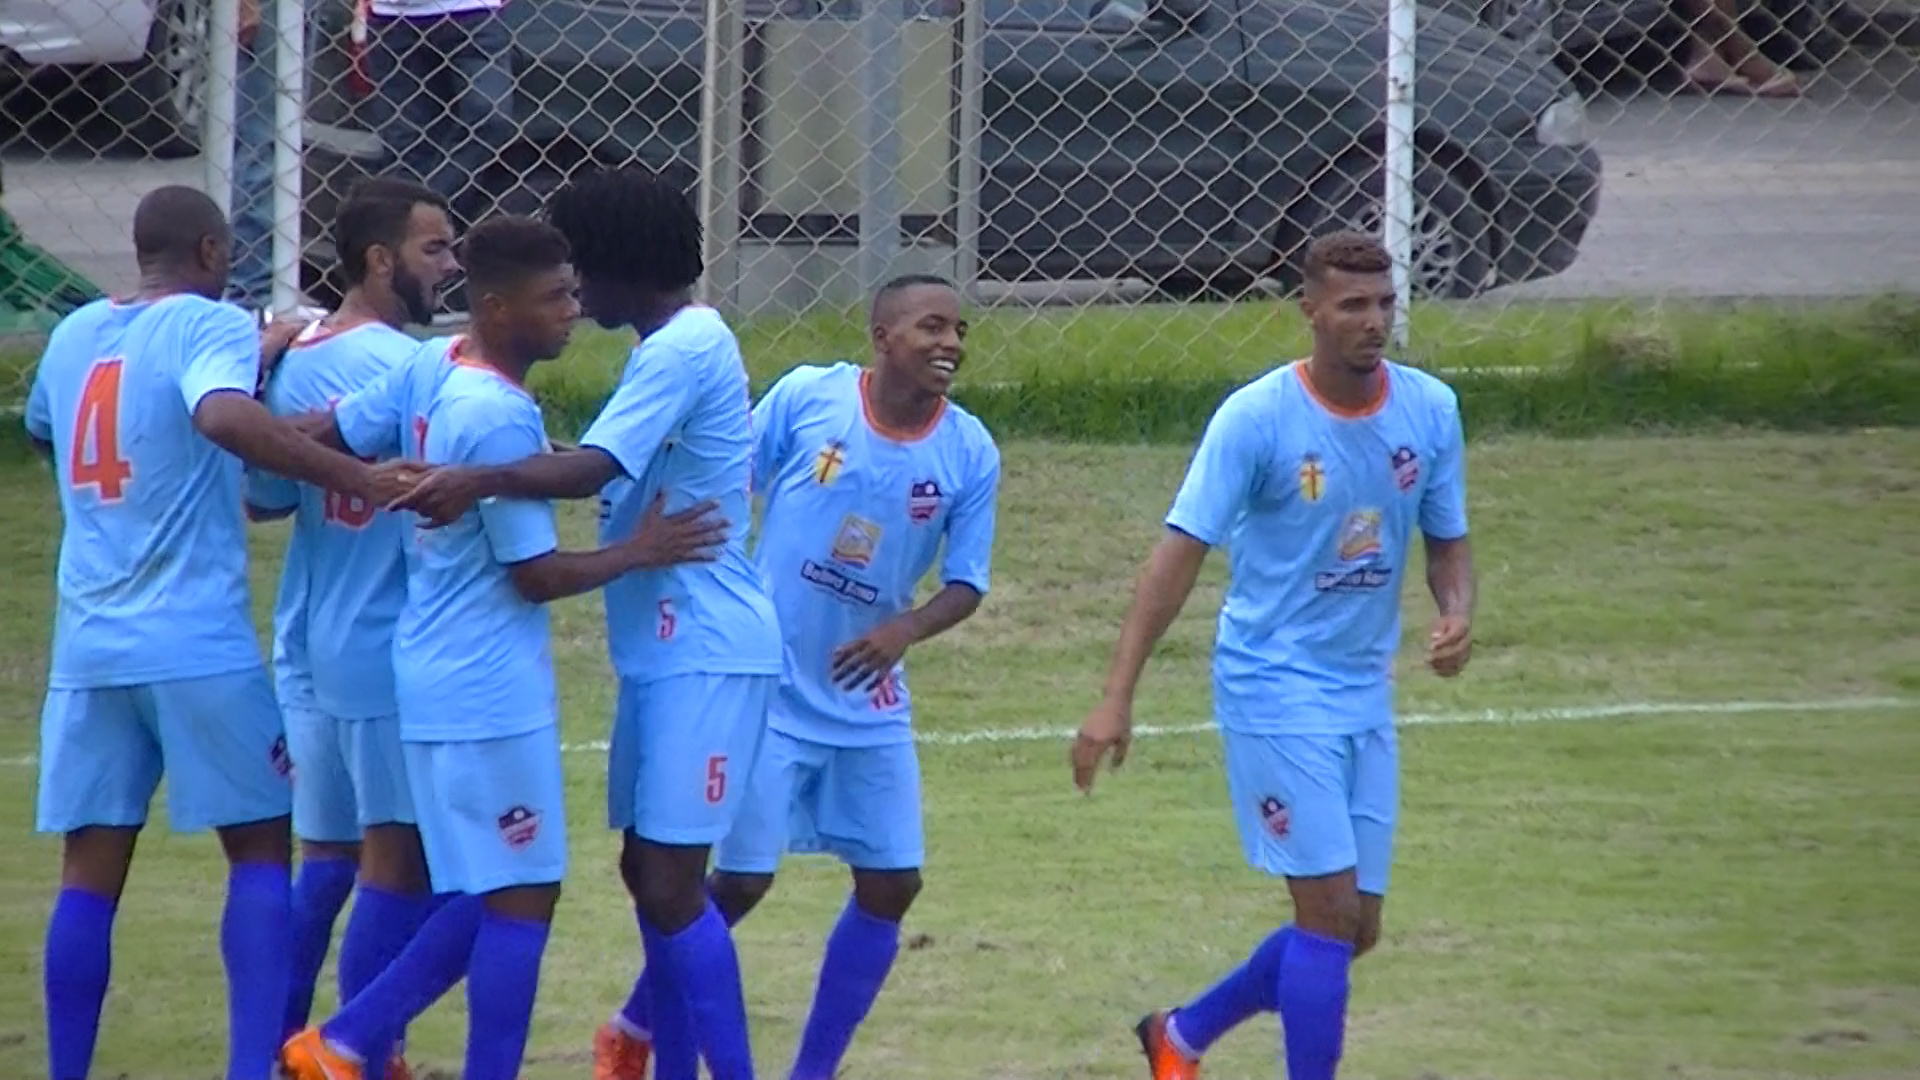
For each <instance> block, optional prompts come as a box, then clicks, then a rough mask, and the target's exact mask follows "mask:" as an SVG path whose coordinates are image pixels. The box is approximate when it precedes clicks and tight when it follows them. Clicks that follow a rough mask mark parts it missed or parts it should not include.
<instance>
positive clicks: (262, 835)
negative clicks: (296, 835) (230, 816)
mask: <svg viewBox="0 0 1920 1080" xmlns="http://www.w3.org/2000/svg"><path fill="white" fill-rule="evenodd" d="M215 831H216V832H217V833H219V835H220V847H221V849H222V850H224V851H225V852H226V853H227V861H228V862H230V863H279V864H291V863H292V862H293V820H292V819H291V818H286V817H277V818H272V819H270V820H267V821H250V822H248V823H246V824H245V825H223V826H221V827H220V828H218V829H216V830H215Z"/></svg>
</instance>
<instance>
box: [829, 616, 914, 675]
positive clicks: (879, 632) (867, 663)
mask: <svg viewBox="0 0 1920 1080" xmlns="http://www.w3.org/2000/svg"><path fill="white" fill-rule="evenodd" d="M912 644H913V627H912V626H911V625H910V624H909V623H908V622H907V621H906V620H905V619H890V620H888V621H887V622H884V623H881V624H880V625H879V626H876V627H874V628H873V629H872V630H871V631H869V632H868V633H866V634H864V635H862V636H860V637H857V638H855V639H854V640H852V641H849V642H847V643H846V644H845V645H842V646H840V647H839V648H837V649H835V650H833V681H834V685H836V686H839V687H840V688H841V689H843V690H873V689H875V688H877V687H878V686H879V685H880V684H881V683H883V682H886V681H887V679H888V678H889V677H890V676H891V675H892V674H893V669H894V666H895V665H897V664H899V663H900V658H901V657H903V656H905V655H907V647H908V646H910V645H912Z"/></svg>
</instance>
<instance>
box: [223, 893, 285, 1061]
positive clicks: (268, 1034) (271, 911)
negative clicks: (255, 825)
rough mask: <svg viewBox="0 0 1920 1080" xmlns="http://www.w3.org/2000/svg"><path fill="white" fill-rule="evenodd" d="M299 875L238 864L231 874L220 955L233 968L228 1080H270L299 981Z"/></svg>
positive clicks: (229, 988)
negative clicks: (295, 932) (292, 929)
mask: <svg viewBox="0 0 1920 1080" xmlns="http://www.w3.org/2000/svg"><path fill="white" fill-rule="evenodd" d="M292 921H293V870H292V868H291V867H289V866H287V865H286V864H285V863H236V864H234V866H233V868H232V870H230V871H229V872H228V874H227V908H226V911H225V912H224V913H223V914H222V915H221V917H220V955H221V957H222V959H224V960H225V961H226V966H227V1080H269V1078H270V1077H272V1076H273V1075H274V1074H275V1070H276V1069H277V1068H278V1061H279V1057H280V1042H281V1039H280V1025H281V1024H283V1023H285V1022H286V1019H287V992H288V989H289V987H290V986H291V984H292V980H293V936H292V934H291V933H289V926H290V924H291V923H292Z"/></svg>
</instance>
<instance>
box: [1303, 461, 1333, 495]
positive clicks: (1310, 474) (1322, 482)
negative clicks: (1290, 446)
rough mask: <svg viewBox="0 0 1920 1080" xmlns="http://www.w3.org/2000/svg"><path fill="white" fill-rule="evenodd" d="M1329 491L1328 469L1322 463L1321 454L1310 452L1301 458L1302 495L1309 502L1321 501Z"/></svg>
mask: <svg viewBox="0 0 1920 1080" xmlns="http://www.w3.org/2000/svg"><path fill="white" fill-rule="evenodd" d="M1326 493H1327V470H1326V468H1325V467H1323V466H1322V465H1321V464H1320V455H1319V454H1308V455H1307V456H1306V457H1303V458H1301V459H1300V497H1301V498H1303V499H1305V500H1307V501H1308V502H1319V501H1320V497H1321V496H1322V495H1325V494H1326Z"/></svg>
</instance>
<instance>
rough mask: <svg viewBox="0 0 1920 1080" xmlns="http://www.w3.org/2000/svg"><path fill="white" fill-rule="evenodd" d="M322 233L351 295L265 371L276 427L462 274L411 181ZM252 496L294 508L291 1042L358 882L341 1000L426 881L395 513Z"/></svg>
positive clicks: (286, 680) (352, 209) (306, 493)
mask: <svg viewBox="0 0 1920 1080" xmlns="http://www.w3.org/2000/svg"><path fill="white" fill-rule="evenodd" d="M333 237H334V244H335V248H336V250H337V252H338V254H339V258H340V270H341V272H342V273H343V274H344V275H345V277H346V282H347V291H346V295H345V296H344V297H343V298H342V300H341V303H340V308H339V310H338V311H336V312H334V313H333V314H332V315H330V316H328V317H327V318H325V319H323V320H321V321H319V322H316V323H313V324H312V325H310V326H309V327H308V328H307V329H306V330H305V331H304V332H303V333H302V334H301V336H300V337H298V338H296V339H295V340H294V342H293V343H292V345H291V347H290V348H289V349H288V350H287V353H286V355H285V358H284V359H282V360H281V361H280V362H279V363H278V365H277V366H276V367H275V369H274V372H273V375H272V378H271V380H270V382H269V385H268V391H267V404H268V406H269V407H270V408H272V409H273V411H274V412H275V413H276V414H278V415H282V416H302V415H305V414H307V413H310V412H313V411H316V410H325V409H328V408H330V407H331V406H332V404H333V403H334V402H335V401H338V400H339V399H340V398H342V397H344V396H346V395H347V394H349V393H351V392H353V391H354V390H356V389H359V388H361V387H364V386H368V385H370V384H372V383H374V382H377V381H378V380H379V379H380V378H381V377H382V376H383V375H385V374H386V372H388V371H389V370H391V369H393V368H394V367H396V366H398V365H399V364H400V363H401V362H402V361H404V360H405V359H406V358H407V357H409V356H411V355H412V354H413V353H414V352H415V351H417V350H418V349H419V348H420V343H419V342H418V341H416V340H415V339H414V338H412V337H410V336H409V335H408V334H406V333H405V332H404V331H403V330H402V329H401V328H402V327H404V326H406V325H407V324H408V323H409V322H412V323H425V322H427V321H429V320H430V319H432V317H433V311H434V308H435V306H436V303H437V299H438V294H439V290H440V288H441V286H442V285H444V284H445V283H446V282H447V281H448V280H450V279H451V278H452V277H453V276H454V275H455V274H456V273H458V271H459V269H460V266H459V263H458V262H457V261H456V260H455V259H454V254H453V245H454V235H453V223H452V219H451V218H450V217H449V215H448V210H447V203H446V200H445V199H443V198H442V197H441V196H439V195H437V194H435V193H434V192H433V191H432V190H431V189H429V188H427V187H424V186H422V185H420V184H416V183H412V182H410V181H405V180H395V179H387V178H374V179H371V180H367V181H364V182H362V183H361V184H358V185H356V186H355V187H354V189H353V190H352V191H351V192H349V194H348V196H347V198H346V199H345V200H344V201H343V202H342V203H341V204H340V207H339V210H338V212H337V214H336V216H335V219H334V223H333ZM247 502H248V511H249V514H250V515H251V516H252V517H254V518H255V519H256V520H264V519H270V518H275V517H283V516H285V515H286V514H288V513H296V512H297V516H296V518H295V523H294V528H293V533H292V536H291V538H290V540H289V542H288V546H287V563H286V569H285V572H284V574H283V577H282V580H281V589H280V602H279V604H278V605H277V606H276V609H275V616H274V625H275V668H276V674H277V676H278V677H279V680H280V682H281V685H282V697H281V701H280V708H281V712H282V713H283V714H284V716H285V718H286V728H287V749H288V752H289V754H290V756H291V757H292V759H293V767H294V770H295V773H294V784H293V831H294V835H295V836H296V837H298V838H299V840H300V855H301V858H300V872H299V875H298V876H297V877H296V878H295V880H294V886H293V933H294V971H293V990H292V993H291V995H290V997H289V1001H288V1005H287V1022H286V1024H285V1028H284V1030H283V1033H282V1035H283V1037H291V1036H292V1035H293V1034H294V1033H295V1032H298V1031H299V1030H300V1029H301V1028H303V1027H305V1026H306V1025H307V1019H308V1014H309V1012H310V1011H311V1009H312V1006H313V993H314V984H315V982H316V981H317V980H318V978H319V975H320V966H321V964H322V962H323V961H324V960H325V959H326V955H327V946H328V942H329V940H330V939H331V937H332V934H333V925H334V921H335V919H336V918H337V917H338V915H339V914H340V909H341V908H342V907H343V906H344V905H345V904H346V901H347V897H348V894H349V893H350V892H352V891H353V889H354V882H355V878H356V873H357V877H358V881H359V893H358V898H357V900H356V901H355V903H354V905H353V915H352V917H351V918H350V919H349V920H348V923H347V932H346V935H345V937H344V938H343V939H342V941H341V945H340V968H339V984H340V999H341V1000H342V1001H346V1000H349V999H351V998H352V997H353V995H354V994H356V993H358V992H359V990H360V989H361V988H362V987H364V986H365V985H366V984H367V983H369V982H371V981H372V980H373V977H374V976H375V975H377V974H379V973H380V971H381V970H382V969H383V968H385V967H386V966H387V964H388V963H389V962H390V961H392V959H393V958H394V957H395V956H396V955H398V954H399V952H400V949H401V948H402V947H403V946H404V945H405V944H406V942H407V940H408V939H409V938H411V937H412V936H413V932H414V931H415V930H416V929H418V928H419V924H420V921H421V919H422V918H423V917H424V908H425V903H426V891H427V881H426V878H425V875H424V874H423V873H422V872H421V869H420V868H421V866H422V864H423V857H422V855H421V854H420V851H419V846H420V840H419V834H418V833H417V832H416V831H415V830H414V829H413V828H412V827H411V826H412V824H413V805H412V801H411V799H410V798H409V797H408V793H407V779H406V770H405V768H404V766H403V764H402V755H401V749H400V720H399V715H398V713H399V708H398V705H397V704H396V703H395V701H394V689H393V635H394V624H395V622H396V621H397V619H398V618H399V615H400V608H401V606H402V605H403V604H404V603H405V601H406V596H407V579H406V566H405V563H404V559H403V542H404V541H405V540H406V539H407V537H408V529H407V527H406V522H405V520H404V517H403V515H400V514H395V513H389V512H387V511H384V510H381V509H380V508H378V507H376V506H373V505H372V504H369V503H365V502H362V501H360V500H358V499H354V498H351V497H348V496H344V495H340V494H338V493H335V492H329V491H322V490H320V489H318V488H315V487H312V486H311V485H295V484H290V483H288V482H286V481H285V480H283V479H281V478H279V477H276V476H273V475H272V474H269V473H262V472H258V471H255V472H253V473H252V474H251V475H249V477H248V492H247ZM363 834H364V837H365V847H364V850H363V849H362V847H361V839H362V836H363ZM385 1058H386V1055H384V1054H383V1055H381V1056H379V1057H378V1058H376V1060H385ZM400 1068H401V1069H402V1070H404V1066H400Z"/></svg>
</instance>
